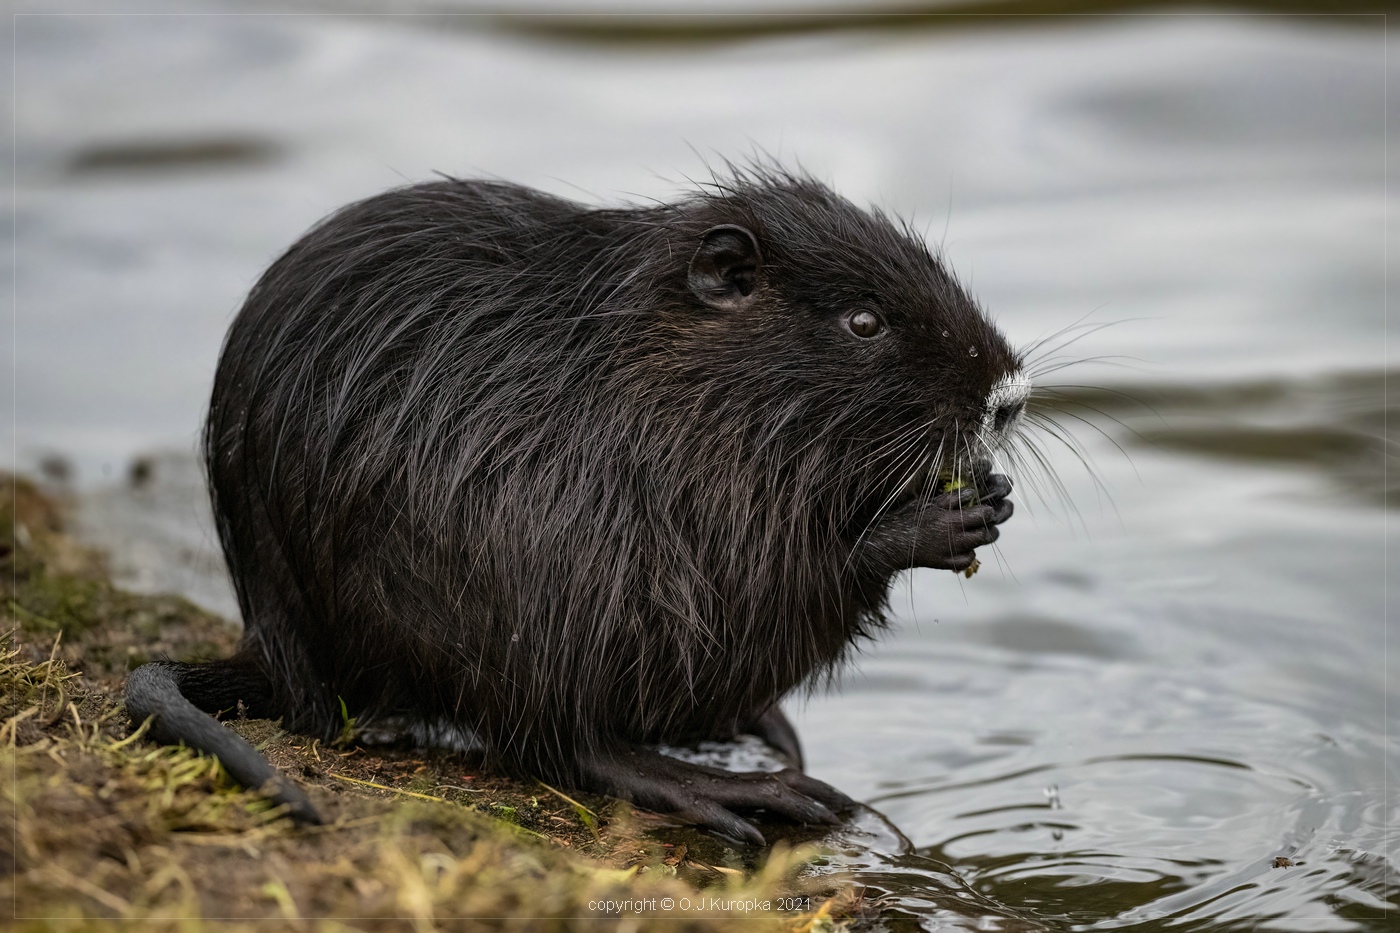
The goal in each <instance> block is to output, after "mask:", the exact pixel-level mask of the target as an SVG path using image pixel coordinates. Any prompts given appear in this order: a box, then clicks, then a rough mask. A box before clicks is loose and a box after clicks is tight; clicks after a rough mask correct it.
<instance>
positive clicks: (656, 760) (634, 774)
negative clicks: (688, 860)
mask: <svg viewBox="0 0 1400 933" xmlns="http://www.w3.org/2000/svg"><path fill="white" fill-rule="evenodd" d="M585 779H586V781H587V784H588V786H590V787H591V788H592V789H594V790H598V791H601V792H603V793H606V794H611V795H612V796H614V797H621V798H622V799H623V800H629V801H631V802H632V803H635V804H637V805H638V806H640V807H645V808H646V809H648V810H656V811H657V812H660V813H672V814H675V815H676V816H678V817H680V818H681V819H683V820H685V821H686V822H689V823H695V824H697V825H699V826H704V827H707V828H709V829H713V830H716V831H718V832H720V833H723V834H724V835H726V836H730V837H732V838H735V839H741V840H743V841H745V842H751V843H753V844H754V845H765V844H766V843H765V841H764V839H763V834H762V833H760V832H759V831H758V828H757V827H756V826H754V825H753V824H752V823H750V822H749V821H748V820H746V819H744V818H743V817H741V816H739V815H738V814H736V813H735V812H734V811H735V810H767V811H770V812H772V813H777V814H779V815H781V816H784V817H786V818H787V819H790V820H793V821H794V822H798V823H824V824H828V825H831V824H835V823H838V822H839V820H838V819H837V817H836V814H835V813H834V812H833V811H835V810H845V809H849V808H851V807H854V806H855V805H856V803H855V801H854V800H852V799H851V798H849V797H847V796H846V795H845V794H843V793H841V792H840V791H839V790H837V789H836V788H834V787H831V786H830V785H828V784H824V783H822V782H821V781H818V780H817V779H816V778H811V777H808V776H807V775H805V774H803V773H802V772H801V771H797V770H795V769H792V768H785V769H783V770H782V771H775V772H772V773H767V772H762V771H747V772H733V771H721V770H719V769H718V768H707V767H705V766H704V765H696V764H690V763H689V762H685V761H680V760H678V759H675V758H670V757H668V756H666V755H663V754H661V753H660V752H657V751H654V750H652V749H650V748H641V747H634V748H628V749H625V750H623V751H622V752H619V753H618V754H617V755H616V756H615V757H609V758H595V759H593V760H592V761H591V762H588V763H587V764H586V765H585Z"/></svg>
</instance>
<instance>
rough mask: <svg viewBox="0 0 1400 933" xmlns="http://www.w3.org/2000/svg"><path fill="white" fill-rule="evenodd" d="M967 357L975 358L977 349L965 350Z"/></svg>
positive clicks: (969, 348)
mask: <svg viewBox="0 0 1400 933" xmlns="http://www.w3.org/2000/svg"><path fill="white" fill-rule="evenodd" d="M967 355H968V356H976V355H977V348H976V347H968V348H967Z"/></svg>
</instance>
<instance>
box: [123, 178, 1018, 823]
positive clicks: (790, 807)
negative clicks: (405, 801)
mask: <svg viewBox="0 0 1400 933" xmlns="http://www.w3.org/2000/svg"><path fill="white" fill-rule="evenodd" d="M1028 391H1029V385H1028V383H1027V382H1026V380H1025V379H1024V378H1023V376H1022V375H1021V360H1020V358H1019V356H1018V354H1017V353H1016V352H1015V351H1013V350H1012V349H1011V348H1010V347H1009V346H1008V345H1007V342H1006V340H1005V339H1004V338H1003V337H1002V335H1001V334H1000V333H999V332H998V331H997V329H996V328H995V327H994V326H993V325H992V324H991V323H990V322H989V321H988V319H987V318H986V317H985V316H984V314H983V313H982V312H981V311H980V310H979V309H978V307H977V305H976V304H975V303H974V301H973V300H972V299H971V298H970V297H969V296H968V295H967V293H966V292H965V291H964V290H963V289H962V288H961V287H960V286H959V285H958V283H957V282H956V280H955V279H954V277H953V276H952V275H951V274H950V273H949V272H948V271H947V270H946V269H945V268H944V266H943V265H942V264H941V263H940V262H939V261H938V260H937V259H936V258H934V256H933V255H931V253H930V252H929V250H928V248H927V247H926V245H925V244H924V242H923V241H922V239H921V238H920V237H919V236H917V235H916V234H915V233H913V232H912V231H911V230H910V229H909V228H908V227H907V226H902V225H897V224H895V223H893V222H892V221H891V220H889V219H888V218H887V217H886V216H884V215H883V214H880V213H869V212H866V211H863V210H860V209H858V208H856V207H855V206H853V205H852V204H851V203H850V202H848V201H846V200H844V199H842V198H840V197H839V196H837V195H836V194H834V193H833V192H832V191H831V190H829V189H828V188H827V187H825V186H824V185H822V184H820V183H819V182H817V181H815V180H812V179H811V178H809V177H806V176H803V175H797V174H792V173H788V172H785V171H781V170H778V169H775V168H766V167H765V168H752V169H742V170H736V171H735V172H734V173H733V174H732V175H731V176H730V177H727V178H724V179H721V180H718V181H716V182H714V183H713V184H710V185H707V186H703V187H701V188H700V190H698V191H695V192H693V193H691V194H689V195H688V196H686V197H685V198H684V199H682V200H680V201H678V202H677V203H673V204H661V205H656V206H643V207H627V208H622V209H596V208H591V207H585V206H582V205H579V204H576V203H573V202H570V201H566V200H562V199H560V198H557V197H553V196H550V195H547V194H543V193H541V192H538V191H534V190H531V189H528V188H524V187H520V186H518V185H512V184H506V183H502V182H495V181H465V180H458V179H452V178H447V179H444V180H441V181H434V182H430V183H425V184H416V185H411V186H408V187H405V188H400V189H398V190H394V191H389V192H387V193H385V194H381V195H378V196H376V197H372V198H369V199H368V200H365V201H361V202H359V203H357V204H352V205H351V206H349V207H346V208H344V209H342V210H340V211H339V212H337V213H335V214H333V215H332V216H331V217H329V218H328V219H326V220H325V221H323V222H322V223H320V224H319V225H318V226H316V227H315V228H314V229H312V230H311V231H310V232H309V233H307V234H306V235H305V236H304V237H303V238H302V239H301V240H300V241H298V242H297V243H296V244H294V245H293V246H292V247H291V248H290V249H289V250H288V251H287V252H286V253H285V254H284V255H283V256H282V257H281V258H279V259H278V260H277V261H276V262H275V263H273V265H272V267H271V268H270V269H268V271H267V272H266V273H265V274H264V275H263V277H262V279H261V280H260V281H259V282H258V283H257V285H256V286H255V287H254V288H253V290H252V293H251V294H250V295H249V296H248V300H247V302H246V304H244V306H243V308H242V310H241V312H240V313H239V314H238V316H237V319H236V320H235V321H234V323H233V326H232V328H231V330H230V332H229V335H228V339H227V341H226V343H225V345H224V349H223V354H222V357H221V359H220V361H219V366H218V371H217V374H216V376H215V379H214V393H213V399H212V401H211V403H210V409H209V418H208V423H207V425H206V429H205V434H204V455H205V458H206V465H207V468H208V473H209V486H210V492H211V495H212V498H213V505H214V513H215V516H216V519H217V524H218V530H219V537H220V541H221V543H222V545H223V549H224V554H225V556H226V557H227V559H228V565H229V570H230V572H231V574H232V578H233V583H234V586H235V588H236V590H237V594H238V601H239V605H240V607H241V609H242V613H243V619H244V624H245V630H244V635H243V641H242V645H241V647H240V649H239V651H238V652H237V654H236V655H235V656H234V657H233V658H231V659H229V660H226V661H215V662H210V663H206V664H193V665H192V664H173V663H169V662H157V663H155V664H151V665H147V666H145V667H142V668H140V669H138V670H137V671H135V672H133V674H132V675H131V677H130V678H129V680H128V685H127V694H126V695H127V703H128V707H129V709H130V711H131V714H132V716H133V718H134V720H135V721H141V720H142V719H144V718H145V717H147V716H150V715H152V714H154V716H155V719H154V720H153V727H154V731H153V734H154V735H155V736H156V737H158V738H161V739H164V740H183V741H185V742H186V743H188V744H190V745H193V746H196V747H200V748H205V749H207V750H210V751H211V752H213V753H215V754H217V755H219V756H220V757H221V758H222V759H223V761H224V762H225V764H226V766H228V768H229V770H230V772H231V773H233V775H234V776H235V777H236V778H238V779H239V780H241V781H243V782H245V783H247V784H249V785H253V786H257V785H262V784H265V783H266V782H268V781H273V782H275V784H274V786H272V787H270V788H267V789H268V790H269V792H270V793H272V795H273V796H274V798H275V799H277V800H279V801H281V802H283V803H286V804H288V805H290V807H291V809H292V812H293V814H294V815H296V816H298V817H300V818H301V819H305V820H314V819H316V818H317V817H316V813H315V811H314V809H313V808H312V807H311V805H310V803H309V802H308V801H307V800H306V798H305V797H304V796H303V795H302V794H301V791H300V790H298V789H297V788H296V787H295V785H293V784H292V783H291V782H290V781H289V780H287V779H286V778H283V777H280V776H278V775H277V774H276V772H275V771H274V770H273V769H272V768H271V766H270V765H268V764H267V763H266V762H265V761H264V760H263V759H262V758H261V756H259V755H257V753H256V752H253V751H252V749H251V748H249V747H247V746H246V745H243V744H242V742H241V740H239V739H238V738H237V737H236V736H234V735H233V734H232V733H230V732H228V731H227V730H225V729H223V728H222V727H220V726H218V725H217V724H216V723H215V722H214V721H213V720H212V719H210V718H209V717H208V716H206V715H204V714H203V713H200V712H198V710H196V709H195V707H198V708H199V709H202V710H206V711H210V712H214V711H219V710H227V709H230V708H233V707H236V706H238V705H239V704H241V705H242V707H243V708H244V709H246V710H247V711H248V712H249V713H250V714H252V715H257V716H266V717H281V718H282V720H283V722H284V725H285V726H286V728H288V729H290V730H294V731H296V732H300V733H305V734H309V735H317V736H323V737H332V736H334V735H336V734H338V733H339V732H340V731H341V730H342V728H343V715H344V714H343V712H342V702H343V703H344V704H345V707H344V708H345V709H348V711H349V713H350V714H351V715H353V716H355V717H356V718H357V721H358V722H359V723H360V724H361V725H374V724H378V725H382V726H384V727H394V728H407V729H408V730H409V731H411V732H412V733H413V734H414V735H415V736H416V737H417V738H418V739H419V740H420V741H433V742H437V743H444V742H445V743H447V744H452V743H454V742H455V743H456V744H458V745H462V744H468V743H472V742H474V743H476V744H477V746H478V747H480V748H483V749H484V751H485V753H486V754H487V755H488V756H489V758H490V759H491V760H493V761H494V762H495V763H496V764H497V765H498V766H499V767H501V768H503V769H505V770H507V771H509V772H512V773H516V774H520V775H528V776H534V777H538V778H541V779H544V780H547V781H550V782H552V783H557V784H560V785H566V786H571V787H575V788H585V789H591V790H594V791H599V792H603V793H607V794H612V795H615V796H618V797H622V798H625V799H629V800H632V801H634V802H636V803H638V804H640V805H642V806H644V807H648V808H652V809H657V810H662V811H668V812H672V813H676V814H678V815H680V816H681V817H683V818H685V819H689V820H691V821H694V822H697V823H700V824H703V825H706V826H709V827H711V828H714V829H718V830H720V831H722V832H725V833H728V834H730V835H732V836H736V837H741V838H746V839H750V840H754V841H759V842H761V841H762V837H761V836H760V835H759V833H758V831H757V830H756V829H755V828H754V827H753V826H752V825H751V824H750V823H749V822H748V821H746V820H744V819H743V818H741V817H740V816H738V815H737V814H736V813H735V812H733V811H735V810H750V809H756V808H766V809H768V810H770V811H773V812H776V813H778V814H781V815H783V816H785V817H788V818H792V819H795V820H799V821H804V822H819V821H831V820H832V819H833V815H832V810H833V809H835V808H839V807H842V806H845V805H847V804H849V803H850V801H849V800H848V799H847V798H846V797H845V796H844V795H843V794H841V793H840V792H839V791H836V790H834V789H833V788H831V787H829V786H827V785H826V784H823V783H822V782H820V781H817V780H815V779H813V778H810V777H807V776H806V775H804V774H802V773H801V770H800V768H801V752H800V749H799V746H798V742H797V737H796V734H795V732H794V731H793V729H792V727H791V725H789V723H788V721H787V720H786V718H785V717H784V716H783V714H782V712H781V710H780V709H779V705H778V704H779V701H780V700H781V699H782V698H783V697H784V696H786V695H787V694H789V693H790V692H792V691H793V690H794V689H796V688H798V687H799V686H801V685H804V684H811V683H812V682H813V681H814V680H819V679H820V678H821V677H822V675H824V674H828V673H830V672H832V671H833V669H834V668H836V666H837V665H839V664H840V662H841V661H842V660H843V659H844V658H845V657H846V656H847V655H848V654H849V653H850V650H851V648H852V646H853V644H855V643H856V642H857V641H858V640H860V639H861V638H863V637H865V636H868V635H869V634H871V633H872V632H874V631H875V630H876V629H878V628H879V627H880V626H881V625H882V624H883V621H884V610H885V608H886V592H887V589H888V587H889V583H890V581H891V578H892V577H893V576H894V575H895V574H896V573H897V572H899V571H900V570H902V569H904V568H909V567H939V568H947V569H952V570H955V571H956V570H964V569H966V568H968V567H969V565H971V564H972V562H973V560H974V554H973V552H974V549H976V548H978V547H980V546H982V545H986V544H989V543H991V542H992V541H994V540H995V539H996V537H997V527H996V526H997V525H998V524H999V523H1001V522H1003V521H1005V520H1006V519H1007V518H1008V517H1009V516H1010V514H1011V511H1012V506H1011V503H1010V501H1009V500H1008V499H1007V494H1008V493H1009V492H1010V489H1011V486H1010V482H1009V481H1008V480H1007V479H1006V477H1004V476H1001V475H998V474H993V473H991V472H990V470H989V467H988V465H987V458H988V457H990V455H991V454H992V453H993V452H995V451H996V450H997V449H998V448H999V447H1000V446H1001V445H1002V443H1003V441H1004V440H1006V439H1007V437H1008V436H1009V435H1010V433H1011V432H1012V431H1013V430H1014V428H1015V425H1016V424H1017V422H1018V421H1019V420H1020V415H1021V412H1022V408H1023V406H1024V403H1025V400H1026V397H1027V393H1028ZM954 473H957V474H959V475H960V476H962V477H971V478H972V481H971V482H967V483H964V484H963V485H962V488H956V489H953V490H952V491H947V486H948V482H947V481H948V477H949V476H950V475H951V474H954ZM181 694H183V697H182V696H181ZM187 700H188V701H192V703H193V705H191V702H187ZM736 733H753V734H755V735H758V736H759V737H761V738H764V739H766V740H767V741H768V742H769V743H770V744H772V745H774V746H775V747H776V748H777V749H778V750H779V751H780V752H782V753H784V754H785V755H786V756H787V757H788V759H789V760H790V761H791V762H792V765H793V767H791V768H788V769H785V770H782V771H779V772H776V773H775V774H759V773H751V774H735V773H729V772H724V771H718V770H713V769H708V768H704V767H702V766H699V765H695V764H690V763H686V762H682V761H680V760H677V759H676V758H674V757H669V756H666V755H664V754H662V753H660V752H658V751H657V750H656V749H655V746H656V745H658V744H662V743H672V744H674V743H686V742H691V741H694V740H698V739H706V738H727V737H733V736H734V735H735V734H736Z"/></svg>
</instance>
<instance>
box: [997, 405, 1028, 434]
mask: <svg viewBox="0 0 1400 933" xmlns="http://www.w3.org/2000/svg"><path fill="white" fill-rule="evenodd" d="M1025 407H1026V403H1025V402H1024V401H1020V400H1017V401H1014V402H1008V403H1006V404H1005V405H998V406H997V409H996V411H995V412H993V414H992V430H994V431H997V432H1001V431H1005V430H1006V426H1007V425H1009V424H1010V423H1011V422H1012V421H1013V420H1014V419H1015V418H1016V416H1017V415H1019V414H1020V413H1021V412H1022V410H1023V409H1025Z"/></svg>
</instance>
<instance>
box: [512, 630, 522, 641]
mask: <svg viewBox="0 0 1400 933" xmlns="http://www.w3.org/2000/svg"><path fill="white" fill-rule="evenodd" d="M510 640H511V641H519V640H520V633H519V632H516V633H515V634H514V635H511V636H510Z"/></svg>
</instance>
